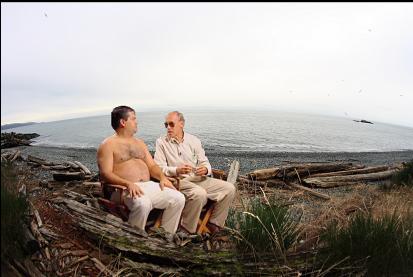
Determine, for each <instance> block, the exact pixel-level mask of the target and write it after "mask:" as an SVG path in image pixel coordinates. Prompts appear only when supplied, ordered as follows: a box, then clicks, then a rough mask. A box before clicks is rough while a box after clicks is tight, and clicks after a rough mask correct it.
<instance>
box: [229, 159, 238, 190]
mask: <svg viewBox="0 0 413 277" xmlns="http://www.w3.org/2000/svg"><path fill="white" fill-rule="evenodd" d="M238 172H239V162H238V161H233V162H232V163H231V166H230V168H229V172H228V177H227V182H230V183H231V184H235V182H236V181H237V177H238Z"/></svg>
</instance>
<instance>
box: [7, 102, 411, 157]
mask: <svg viewBox="0 0 413 277" xmlns="http://www.w3.org/2000/svg"><path fill="white" fill-rule="evenodd" d="M181 111H182V112H183V113H184V116H185V118H186V126H185V131H187V132H188V133H191V134H194V135H197V136H198V137H199V138H200V139H201V141H202V142H203V145H204V148H205V150H206V151H225V152H231V151H236V152H243V151H246V152H248V151H255V152H388V151H405V150H413V128H410V127H405V126H399V125H394V124H387V123H380V122H373V123H374V124H368V123H361V122H355V121H354V119H353V118H350V117H346V118H344V117H337V116H325V115H316V114H303V113H296V112H280V111H265V110H264V111H254V110H250V111H239V110H235V109H233V110H214V112H213V113H212V112H211V110H203V111H193V110H192V111H191V110H189V109H188V110H182V109H181ZM166 113H167V112H166V111H150V112H139V111H138V112H137V117H138V132H137V133H136V134H135V137H138V138H141V139H143V140H144V141H145V143H146V144H147V145H148V148H149V150H151V151H153V150H154V143H155V141H156V139H157V138H159V137H160V136H163V135H165V129H164V127H163V121H164V116H165V115H166ZM357 120H361V119H357ZM365 120H369V119H368V118H367V119H365ZM5 131H6V132H17V133H38V134H39V135H40V137H38V138H35V139H34V140H33V144H32V145H38V146H50V147H64V148H82V149H88V148H90V149H96V148H97V147H98V145H99V144H100V143H101V141H102V140H103V139H104V138H106V137H107V136H110V135H112V134H113V133H114V130H113V129H112V128H111V126H110V115H109V114H107V115H93V116H89V117H81V118H71V119H63V120H57V121H51V122H44V123H37V124H33V125H27V126H22V127H17V128H11V129H7V130H5ZM2 132H3V130H2Z"/></svg>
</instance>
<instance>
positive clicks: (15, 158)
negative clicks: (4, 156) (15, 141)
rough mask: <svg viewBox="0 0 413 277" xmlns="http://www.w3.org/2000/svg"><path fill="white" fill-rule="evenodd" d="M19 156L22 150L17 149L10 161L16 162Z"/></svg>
mask: <svg viewBox="0 0 413 277" xmlns="http://www.w3.org/2000/svg"><path fill="white" fill-rule="evenodd" d="M18 158H21V152H20V150H16V152H15V153H14V155H13V157H12V158H11V160H10V162H14V161H15V160H17V159H18Z"/></svg>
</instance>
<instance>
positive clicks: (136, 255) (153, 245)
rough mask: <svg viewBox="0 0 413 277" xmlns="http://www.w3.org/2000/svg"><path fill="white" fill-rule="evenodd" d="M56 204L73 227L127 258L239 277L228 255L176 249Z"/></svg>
mask: <svg viewBox="0 0 413 277" xmlns="http://www.w3.org/2000/svg"><path fill="white" fill-rule="evenodd" d="M55 202H57V203H60V204H61V205H63V207H65V209H66V210H67V211H69V213H70V214H72V215H73V216H74V217H75V219H76V220H75V221H76V224H78V226H79V227H80V228H82V229H83V230H84V231H85V232H86V233H87V234H88V235H89V236H90V237H91V238H92V239H93V240H96V241H98V242H99V243H102V244H103V245H105V246H106V247H108V248H109V249H112V250H114V251H116V252H119V251H120V252H122V253H123V255H124V256H125V257H127V258H130V259H133V260H136V259H137V260H139V261H141V260H147V261H152V262H154V263H156V264H158V265H167V266H172V265H173V266H178V267H182V268H183V269H185V270H188V272H191V273H194V272H197V271H198V272H202V273H203V274H208V272H209V273H210V274H213V273H214V272H216V271H217V270H219V272H221V273H226V274H231V273H232V274H240V271H239V268H238V266H237V264H236V263H234V262H235V261H236V260H235V258H234V254H233V253H231V252H226V251H220V252H219V253H216V254H215V253H212V252H206V251H204V250H203V249H202V248H199V246H198V247H196V246H194V245H191V244H187V245H185V246H183V247H182V246H181V247H179V246H177V245H175V244H174V243H169V242H167V241H165V240H164V239H161V238H156V237H148V236H147V235H145V233H144V232H143V231H139V230H138V229H135V228H132V227H131V226H130V225H129V224H128V223H124V222H122V220H121V219H119V218H117V217H115V216H113V215H111V214H108V213H106V212H104V211H101V210H99V209H96V208H93V207H88V206H86V205H83V204H81V203H79V202H77V201H74V200H71V199H65V198H57V199H55Z"/></svg>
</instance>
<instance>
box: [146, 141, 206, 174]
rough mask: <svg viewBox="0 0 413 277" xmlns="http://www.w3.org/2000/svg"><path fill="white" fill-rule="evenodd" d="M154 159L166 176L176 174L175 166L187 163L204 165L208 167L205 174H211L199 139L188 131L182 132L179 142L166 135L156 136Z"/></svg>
mask: <svg viewBox="0 0 413 277" xmlns="http://www.w3.org/2000/svg"><path fill="white" fill-rule="evenodd" d="M154 159H155V162H156V163H157V164H158V166H159V167H160V168H161V169H162V172H163V173H164V174H165V175H167V176H177V173H176V168H177V167H179V166H182V165H184V164H189V165H191V166H192V167H201V166H204V167H206V168H207V169H208V173H207V175H211V172H212V169H211V164H210V163H209V161H208V158H207V157H206V156H205V151H204V149H203V148H202V144H201V141H200V140H199V139H198V138H197V137H196V136H194V135H191V134H188V133H184V138H183V141H182V142H181V143H179V142H178V140H176V139H175V138H169V137H168V136H163V137H160V138H158V139H157V140H156V150H155V158H154ZM183 176H187V175H183Z"/></svg>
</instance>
